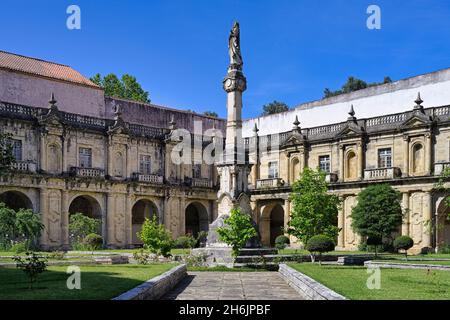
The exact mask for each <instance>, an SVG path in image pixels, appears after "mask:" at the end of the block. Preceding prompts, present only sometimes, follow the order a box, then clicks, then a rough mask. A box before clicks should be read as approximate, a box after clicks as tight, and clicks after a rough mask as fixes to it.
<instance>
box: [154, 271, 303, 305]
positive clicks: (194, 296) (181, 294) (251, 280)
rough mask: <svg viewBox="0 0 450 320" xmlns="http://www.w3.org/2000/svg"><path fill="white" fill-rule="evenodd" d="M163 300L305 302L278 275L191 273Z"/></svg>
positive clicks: (270, 273)
mask: <svg viewBox="0 0 450 320" xmlns="http://www.w3.org/2000/svg"><path fill="white" fill-rule="evenodd" d="M162 299H163V300H303V299H304V298H303V297H302V296H301V295H300V294H299V293H297V291H295V290H294V289H292V288H291V287H290V286H289V285H288V284H287V283H286V282H285V281H284V280H283V279H282V278H281V277H280V276H279V274H278V272H206V271H205V272H189V273H188V276H187V277H185V278H184V279H183V280H181V282H180V283H179V284H178V285H177V286H176V287H175V288H174V289H173V290H172V291H171V292H169V293H168V294H166V295H165V296H164V297H162Z"/></svg>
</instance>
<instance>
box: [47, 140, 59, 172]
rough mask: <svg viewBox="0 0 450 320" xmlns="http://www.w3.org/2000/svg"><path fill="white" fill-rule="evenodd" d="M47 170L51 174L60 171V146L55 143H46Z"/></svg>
mask: <svg viewBox="0 0 450 320" xmlns="http://www.w3.org/2000/svg"><path fill="white" fill-rule="evenodd" d="M47 172H49V173H53V174H59V173H61V172H62V155H61V146H60V145H59V144H57V143H50V144H48V145H47Z"/></svg>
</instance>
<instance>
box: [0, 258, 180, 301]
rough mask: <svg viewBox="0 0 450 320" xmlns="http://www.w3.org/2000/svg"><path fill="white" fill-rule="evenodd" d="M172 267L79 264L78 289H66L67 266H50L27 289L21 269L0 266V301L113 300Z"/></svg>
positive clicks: (161, 265)
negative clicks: (79, 282) (79, 278)
mask: <svg viewBox="0 0 450 320" xmlns="http://www.w3.org/2000/svg"><path fill="white" fill-rule="evenodd" d="M174 266H175V264H151V265H146V266H144V265H99V266H91V265H85V266H83V265H81V266H80V268H81V290H69V289H67V287H66V281H67V278H68V276H69V275H68V274H66V270H67V266H66V267H63V266H51V267H49V268H48V270H47V271H45V272H44V273H43V274H41V275H40V276H39V278H38V282H37V283H36V284H35V285H34V287H35V288H34V289H33V290H30V289H28V281H27V278H26V276H25V274H24V272H23V271H21V270H18V269H15V268H0V283H1V285H0V300H5V299H21V300H30V299H33V300H36V299H45V300H67V299H76V300H80V299H81V300H105V299H112V298H114V297H116V296H118V295H120V294H121V293H123V292H125V291H128V290H130V289H132V288H134V287H136V286H138V285H140V284H142V283H143V282H144V281H147V280H148V279H150V278H153V277H155V276H157V275H160V274H162V273H164V272H166V271H168V270H170V269H171V268H173V267H174Z"/></svg>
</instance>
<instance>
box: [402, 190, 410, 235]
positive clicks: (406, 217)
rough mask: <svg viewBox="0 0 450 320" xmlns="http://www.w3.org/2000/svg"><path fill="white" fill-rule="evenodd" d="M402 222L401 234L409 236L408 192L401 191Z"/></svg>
mask: <svg viewBox="0 0 450 320" xmlns="http://www.w3.org/2000/svg"><path fill="white" fill-rule="evenodd" d="M402 209H403V224H402V236H409V192H404V193H402Z"/></svg>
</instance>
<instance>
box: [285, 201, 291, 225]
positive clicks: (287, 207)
mask: <svg viewBox="0 0 450 320" xmlns="http://www.w3.org/2000/svg"><path fill="white" fill-rule="evenodd" d="M290 219H291V201H290V200H289V199H286V200H284V228H285V229H286V230H287V228H288V223H289V220H290Z"/></svg>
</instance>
